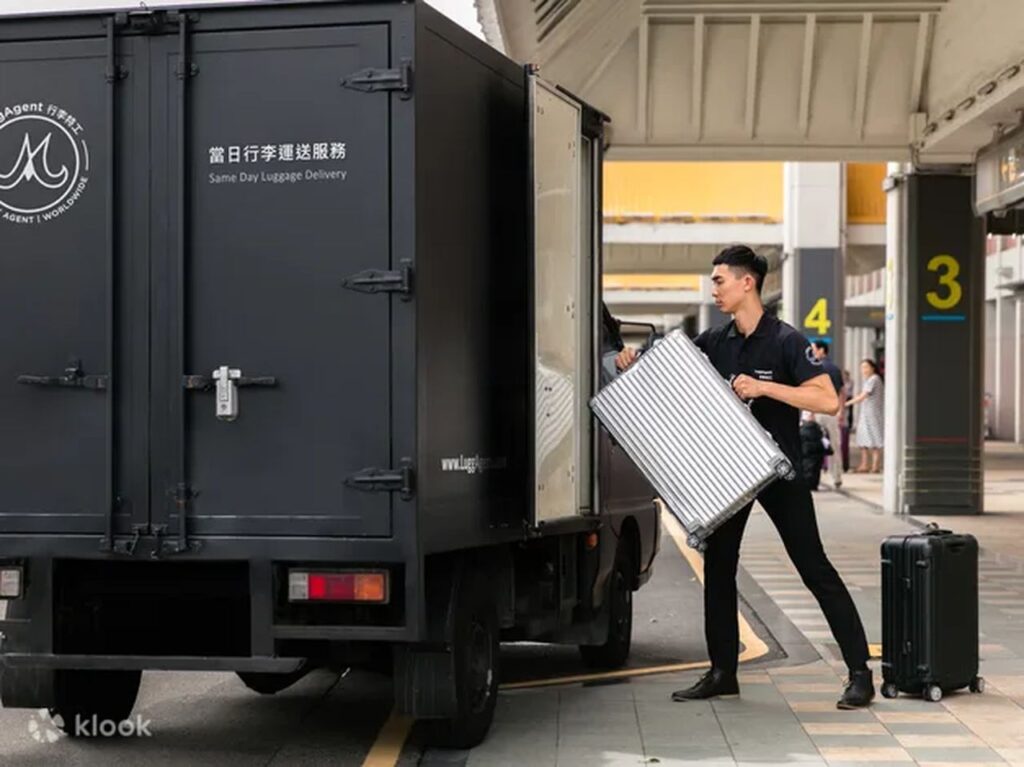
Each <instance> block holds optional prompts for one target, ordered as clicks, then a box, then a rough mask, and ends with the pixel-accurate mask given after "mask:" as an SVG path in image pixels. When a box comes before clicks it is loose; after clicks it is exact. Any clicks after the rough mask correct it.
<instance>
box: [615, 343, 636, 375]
mask: <svg viewBox="0 0 1024 767" xmlns="http://www.w3.org/2000/svg"><path fill="white" fill-rule="evenodd" d="M639 356H640V355H639V354H637V353H636V349H631V348H630V347H628V346H626V347H625V348H623V350H622V351H621V352H619V354H618V356H617V357H616V358H615V367H616V368H617V369H618V370H619V372H621V371H623V370H625V369H626V368H628V367H629V366H630V365H632V364H633V363H634V362H636V358H637V357H639Z"/></svg>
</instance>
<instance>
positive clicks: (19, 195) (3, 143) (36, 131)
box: [0, 102, 89, 224]
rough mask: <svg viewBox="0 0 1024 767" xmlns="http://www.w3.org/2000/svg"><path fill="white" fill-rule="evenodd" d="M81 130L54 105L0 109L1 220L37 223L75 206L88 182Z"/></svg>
mask: <svg viewBox="0 0 1024 767" xmlns="http://www.w3.org/2000/svg"><path fill="white" fill-rule="evenodd" d="M84 132H85V131H84V128H83V127H82V124H81V123H80V122H79V121H78V119H77V118H76V117H75V116H74V115H73V114H71V113H70V112H68V111H67V110H66V109H62V108H61V107H59V106H58V105H56V104H44V103H42V102H40V103H34V104H17V105H13V106H4V107H0V220H4V221H9V222H12V223H16V224H41V223H44V222H47V221H52V220H53V219H55V218H57V217H58V216H61V215H63V214H64V213H66V212H67V211H68V210H69V209H70V208H71V207H72V206H74V204H75V203H76V202H78V200H79V198H80V197H81V196H82V193H83V192H84V191H85V188H86V186H87V184H88V183H89V147H88V145H87V144H86V142H85V139H84Z"/></svg>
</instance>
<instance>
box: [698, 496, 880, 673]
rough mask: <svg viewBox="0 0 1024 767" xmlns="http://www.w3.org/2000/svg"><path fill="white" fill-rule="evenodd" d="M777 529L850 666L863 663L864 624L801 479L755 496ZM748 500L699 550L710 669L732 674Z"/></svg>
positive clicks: (865, 657)
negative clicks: (701, 551) (823, 540)
mask: <svg viewBox="0 0 1024 767" xmlns="http://www.w3.org/2000/svg"><path fill="white" fill-rule="evenodd" d="M757 500H758V501H760V502H761V505H762V506H763V507H764V510H765V511H766V512H768V516H769V517H771V520H772V522H773V523H774V524H775V528H776V529H777V530H778V531H779V535H780V536H781V538H782V543H783V544H784V545H785V547H786V553H787V554H789V558H790V560H792V562H793V564H794V565H795V566H796V569H797V571H798V572H799V573H800V577H801V578H802V579H803V582H804V585H806V586H807V588H808V589H810V591H811V593H812V594H814V596H815V598H816V599H817V600H818V604H819V605H821V611H822V612H823V613H824V614H825V619H826V620H827V621H828V625H829V628H830V629H832V635H833V636H834V637H835V638H836V641H837V642H838V643H839V647H840V649H841V650H842V653H843V660H845V661H846V665H847V666H848V667H849V668H850V669H851V670H860V669H863V668H866V667H867V662H868V643H867V638H866V637H865V636H864V626H863V624H862V623H861V621H860V616H859V615H858V614H857V608H856V606H855V605H854V604H853V599H851V597H850V592H849V591H848V590H847V589H846V586H845V585H844V584H843V581H842V580H841V579H840V577H839V573H837V572H836V570H835V568H834V567H833V566H832V563H831V562H829V561H828V557H827V556H826V554H825V548H824V546H823V545H822V543H821V535H820V534H819V532H818V522H817V520H816V519H815V516H814V501H813V500H811V491H810V489H809V488H808V487H807V485H806V483H804V482H802V481H800V480H799V479H797V480H794V481H791V482H786V481H779V482H775V483H774V484H772V485H770V486H769V487H768V488H766V489H765V490H763V491H762V492H761V494H760V495H759V496H758V498H757ZM751 506H753V504H750V505H748V506H746V507H744V508H743V509H742V510H741V511H740V512H739V513H738V514H736V516H734V517H732V518H731V519H730V520H729V521H728V522H726V523H725V524H724V525H722V526H721V527H720V528H718V530H716V531H715V532H714V533H713V534H712V535H711V536H710V537H709V538H708V540H707V550H706V551H705V552H704V636H705V639H706V640H707V644H708V655H709V656H710V658H711V665H712V666H713V667H714V668H718V669H722V670H723V671H726V672H728V673H733V674H734V673H736V669H737V665H738V663H739V651H740V650H739V646H740V640H739V633H740V629H739V620H738V618H737V613H736V611H737V593H736V568H737V566H738V564H739V558H740V541H741V540H742V538H743V530H744V529H745V528H746V526H747V519H749V517H750V509H751Z"/></svg>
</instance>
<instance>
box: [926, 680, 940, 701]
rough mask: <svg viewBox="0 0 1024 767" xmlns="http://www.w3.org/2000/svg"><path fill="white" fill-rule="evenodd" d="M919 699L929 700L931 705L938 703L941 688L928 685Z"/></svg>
mask: <svg viewBox="0 0 1024 767" xmlns="http://www.w3.org/2000/svg"><path fill="white" fill-rule="evenodd" d="M921 697H923V698H924V699H925V700H930V701H931V702H932V703H938V702H939V701H940V700H942V688H941V687H939V686H938V685H937V684H930V685H928V686H927V687H925V688H924V690H923V691H922V693H921Z"/></svg>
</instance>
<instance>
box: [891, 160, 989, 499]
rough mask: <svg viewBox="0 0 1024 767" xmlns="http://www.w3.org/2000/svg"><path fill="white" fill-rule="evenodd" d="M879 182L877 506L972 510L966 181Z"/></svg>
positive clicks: (980, 301) (976, 472) (979, 305)
mask: <svg viewBox="0 0 1024 767" xmlns="http://www.w3.org/2000/svg"><path fill="white" fill-rule="evenodd" d="M891 172H892V171H891ZM886 186H887V189H888V190H889V198H888V204H889V208H888V221H889V222H890V224H889V227H888V241H887V246H886V250H887V253H886V277H887V279H886V403H885V404H886V408H885V412H886V423H885V446H886V451H885V478H884V490H883V499H884V505H885V508H886V511H888V512H890V513H909V514H921V515H938V514H980V513H981V511H982V502H983V492H982V450H983V444H982V397H983V388H982V379H983V362H982V344H983V331H984V313H983V308H984V294H985V293H984V291H985V285H984V277H985V272H984V267H985V263H984V259H985V253H984V228H983V223H982V221H981V220H980V219H978V218H976V217H975V216H974V211H973V209H972V205H971V200H972V188H971V178H970V177H969V176H967V175H953V174H950V175H939V174H916V173H900V174H897V175H890V177H889V178H888V179H887V185H886Z"/></svg>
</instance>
